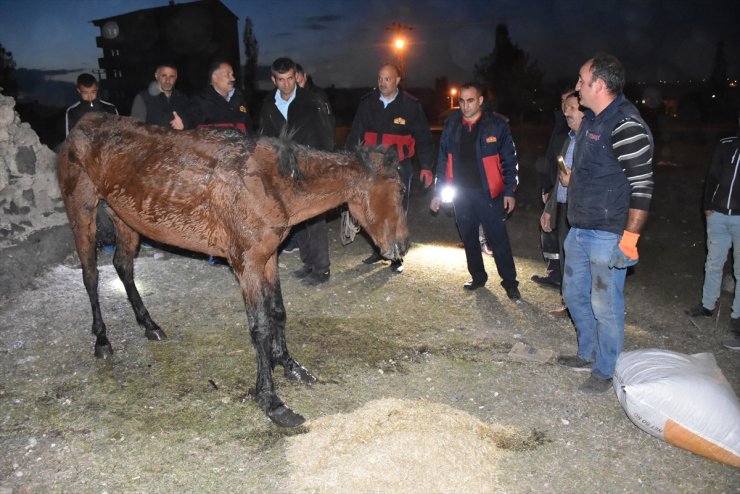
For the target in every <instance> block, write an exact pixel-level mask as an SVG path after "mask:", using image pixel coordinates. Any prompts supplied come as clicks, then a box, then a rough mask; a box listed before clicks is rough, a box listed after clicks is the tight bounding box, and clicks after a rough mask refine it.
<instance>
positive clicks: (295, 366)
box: [270, 277, 317, 384]
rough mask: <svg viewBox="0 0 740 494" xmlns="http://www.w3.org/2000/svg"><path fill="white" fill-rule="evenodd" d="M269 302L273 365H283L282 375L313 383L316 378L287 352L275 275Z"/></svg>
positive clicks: (282, 312)
mask: <svg viewBox="0 0 740 494" xmlns="http://www.w3.org/2000/svg"><path fill="white" fill-rule="evenodd" d="M271 299H272V302H271V303H270V312H271V314H270V317H271V319H272V333H273V334H272V361H273V366H274V365H275V364H276V363H279V364H280V365H282V366H283V375H284V376H285V377H287V378H288V379H292V380H294V381H300V382H302V383H305V384H314V383H315V382H316V381H317V379H316V377H314V376H313V374H311V373H310V372H309V371H308V369H306V368H305V367H303V366H302V365H301V364H299V363H298V362H296V361H295V359H294V358H293V357H291V356H290V353H289V352H288V344H287V342H286V341H285V321H286V319H287V318H286V315H285V305H283V292H282V290H281V289H280V280H279V279H278V278H277V277H276V280H275V287H274V290H273V293H272V297H271Z"/></svg>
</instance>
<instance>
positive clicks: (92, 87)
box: [64, 73, 118, 254]
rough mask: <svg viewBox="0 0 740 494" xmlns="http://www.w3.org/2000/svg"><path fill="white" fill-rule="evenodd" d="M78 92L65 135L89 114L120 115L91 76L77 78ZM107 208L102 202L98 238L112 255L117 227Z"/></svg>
mask: <svg viewBox="0 0 740 494" xmlns="http://www.w3.org/2000/svg"><path fill="white" fill-rule="evenodd" d="M77 92H78V93H79V95H80V100H79V101H78V102H77V103H75V104H74V105H72V106H70V107H69V108H67V114H66V116H65V124H64V132H65V135H69V133H70V132H71V131H72V129H73V128H74V126H75V124H77V122H78V121H79V120H80V118H82V116H83V115H84V114H85V113H87V112H91V111H97V112H103V113H112V114H113V115H118V109H117V108H116V105H114V104H113V103H108V102H107V101H103V100H102V99H98V81H97V80H96V79H95V77H94V76H92V75H91V74H87V73H86V74H80V75H79V77H77ZM105 208H106V205H105V201H102V200H101V201H100V202H99V203H98V209H97V212H96V222H97V235H96V238H97V243H98V245H99V246H100V248H101V249H102V250H103V252H105V253H107V254H112V253H113V252H114V251H115V245H114V244H115V227H114V226H113V222H112V221H111V219H110V217H109V216H108V213H107V212H106V209H105Z"/></svg>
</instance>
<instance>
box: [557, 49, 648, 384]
mask: <svg viewBox="0 0 740 494" xmlns="http://www.w3.org/2000/svg"><path fill="white" fill-rule="evenodd" d="M624 81H625V74H624V68H623V67H622V63H621V62H620V61H619V60H617V59H616V58H615V57H613V56H612V55H607V54H598V55H596V56H594V57H593V58H592V59H590V60H588V61H587V62H586V63H585V64H583V66H582V67H581V70H580V72H579V74H578V83H577V84H576V90H577V91H578V92H579V93H580V95H581V105H582V106H584V107H585V108H586V111H585V112H584V117H583V121H582V123H581V127H580V128H579V129H578V133H577V134H576V143H575V153H574V156H573V163H574V165H573V169H572V171H571V173H570V175H571V177H570V182H569V184H568V222H569V223H570V226H571V229H570V231H569V232H568V236H567V237H566V239H565V246H564V248H565V273H564V276H563V298H564V300H565V303H566V306H567V307H568V310H569V311H570V315H571V317H572V318H573V322H574V323H575V326H576V332H577V334H578V355H575V356H569V357H560V358H559V359H558V362H559V363H560V364H562V365H566V366H568V367H571V368H573V369H575V370H583V371H588V370H590V371H591V375H590V377H589V378H588V380H587V381H586V382H584V383H583V384H582V385H581V386H580V388H579V389H580V390H581V391H582V392H584V393H589V394H595V393H603V392H606V391H608V390H609V389H611V388H612V384H611V380H612V375H613V374H614V368H615V366H616V363H617V358H618V357H619V354H620V352H621V351H622V345H623V343H624V281H625V277H626V275H627V268H628V267H629V266H633V265H635V264H637V261H638V260H639V256H638V254H637V240H638V238H639V237H640V232H641V231H642V228H643V226H644V225H645V222H646V221H647V217H648V209H649V207H650V200H651V199H652V194H653V136H652V133H651V132H650V129H649V128H648V126H647V124H646V123H645V121H644V120H643V119H642V117H641V116H640V112H639V111H638V110H637V108H635V106H634V105H633V104H632V103H630V102H629V101H628V100H627V99H626V98H625V97H624V94H622V88H623V87H624Z"/></svg>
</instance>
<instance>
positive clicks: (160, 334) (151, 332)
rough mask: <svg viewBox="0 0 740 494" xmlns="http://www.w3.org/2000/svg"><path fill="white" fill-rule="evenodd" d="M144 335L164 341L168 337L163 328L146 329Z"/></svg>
mask: <svg viewBox="0 0 740 494" xmlns="http://www.w3.org/2000/svg"><path fill="white" fill-rule="evenodd" d="M144 336H146V337H147V339H150V340H152V341H162V340H165V339H167V335H166V334H164V331H162V330H161V329H159V328H157V329H147V330H146V331H144Z"/></svg>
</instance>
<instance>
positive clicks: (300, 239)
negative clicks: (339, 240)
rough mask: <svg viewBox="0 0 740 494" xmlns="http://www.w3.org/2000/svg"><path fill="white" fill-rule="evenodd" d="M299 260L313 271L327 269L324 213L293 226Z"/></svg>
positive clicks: (327, 237)
mask: <svg viewBox="0 0 740 494" xmlns="http://www.w3.org/2000/svg"><path fill="white" fill-rule="evenodd" d="M294 235H295V240H296V242H297V243H298V250H299V252H300V256H301V261H303V264H305V265H306V266H309V267H310V268H311V269H312V270H313V272H314V273H325V272H327V271H329V264H330V263H329V236H328V229H327V227H326V215H325V214H320V215H318V216H316V217H314V218H311V219H310V220H306V221H304V222H303V223H300V224H299V225H297V226H296V227H295V228H294Z"/></svg>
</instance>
